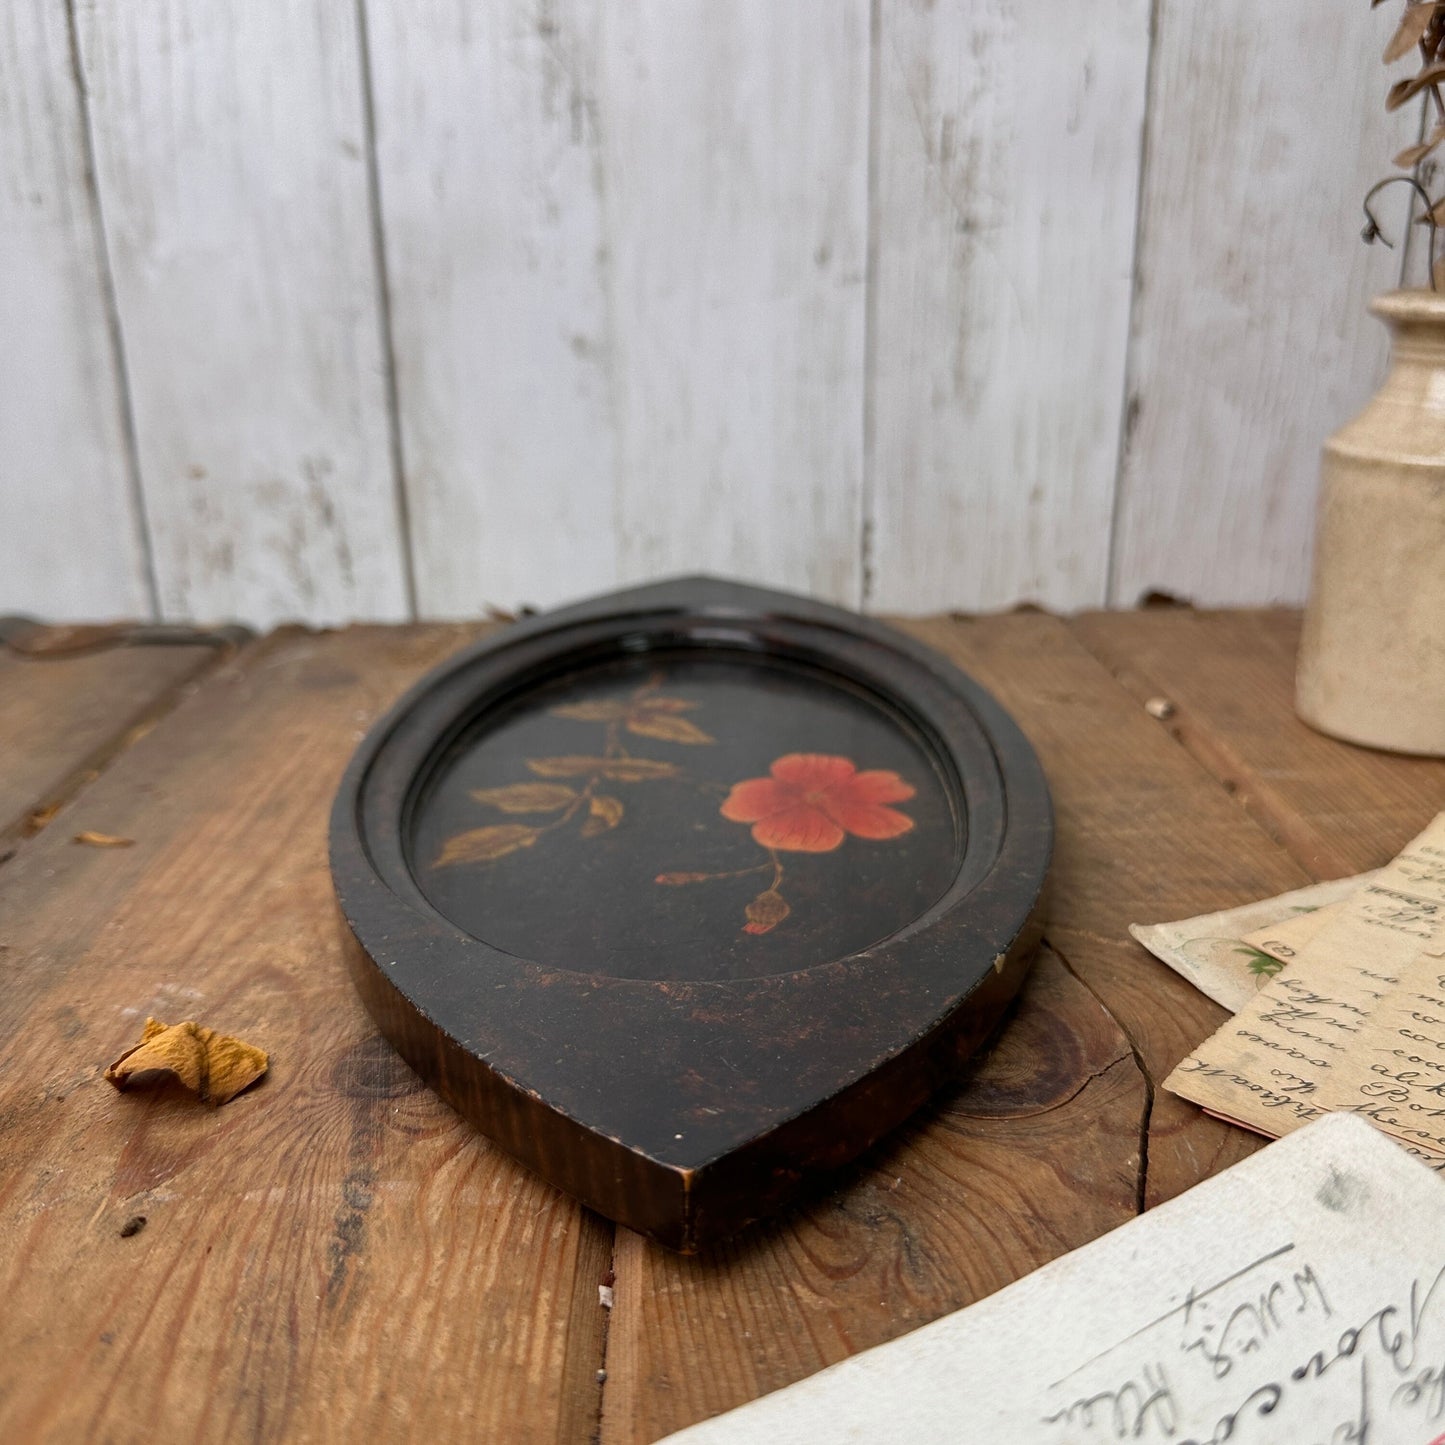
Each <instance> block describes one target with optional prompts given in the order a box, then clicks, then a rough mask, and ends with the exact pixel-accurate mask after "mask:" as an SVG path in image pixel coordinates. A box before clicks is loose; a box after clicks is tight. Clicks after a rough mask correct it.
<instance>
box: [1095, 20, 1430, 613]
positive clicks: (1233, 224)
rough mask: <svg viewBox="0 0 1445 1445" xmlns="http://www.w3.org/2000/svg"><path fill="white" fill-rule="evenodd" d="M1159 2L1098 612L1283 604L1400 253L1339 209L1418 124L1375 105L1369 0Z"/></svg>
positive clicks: (1399, 224)
mask: <svg viewBox="0 0 1445 1445" xmlns="http://www.w3.org/2000/svg"><path fill="white" fill-rule="evenodd" d="M1156 8H1157V20H1156V25H1155V42H1154V58H1153V65H1152V71H1153V82H1152V85H1151V92H1150V97H1149V125H1148V136H1147V140H1146V148H1145V157H1146V169H1145V178H1144V193H1143V199H1142V209H1141V215H1140V235H1139V254H1138V256H1137V258H1136V278H1135V293H1136V294H1135V301H1134V310H1133V322H1132V335H1131V339H1130V354H1129V372H1130V389H1129V394H1128V396H1127V399H1126V402H1125V420H1126V426H1125V438H1124V448H1123V459H1122V469H1121V475H1120V491H1119V498H1118V503H1117V506H1118V517H1117V522H1116V528H1115V532H1116V548H1115V556H1114V566H1113V578H1112V584H1111V588H1110V594H1109V600H1110V602H1111V603H1113V604H1114V605H1119V606H1133V605H1134V604H1135V603H1137V602H1138V600H1139V598H1140V597H1141V596H1142V595H1143V594H1144V593H1146V592H1148V591H1151V590H1160V591H1164V592H1168V593H1171V594H1173V595H1176V596H1179V597H1184V598H1188V599H1189V600H1191V601H1193V602H1196V603H1200V604H1207V605H1215V604H1220V603H1230V604H1236V605H1238V604H1242V603H1243V604H1247V603H1267V602H1281V601H1284V602H1298V601H1300V600H1302V599H1303V597H1304V595H1305V592H1306V590H1307V588H1308V584H1309V555H1310V542H1311V538H1312V536H1313V532H1314V498H1315V491H1316V487H1317V484H1318V476H1319V449H1320V445H1321V443H1322V442H1323V441H1324V438H1325V437H1326V436H1327V435H1328V434H1329V433H1330V432H1332V431H1333V430H1334V429H1335V428H1336V427H1338V426H1339V425H1341V423H1343V422H1344V421H1346V420H1347V419H1348V418H1349V417H1350V416H1351V415H1352V414H1353V413H1354V412H1355V411H1356V410H1358V409H1359V407H1360V405H1361V404H1362V403H1363V401H1364V399H1365V398H1366V396H1368V395H1369V393H1370V392H1371V391H1372V390H1373V389H1374V387H1375V386H1376V385H1378V383H1379V381H1380V380H1381V378H1382V377H1383V375H1384V360H1385V354H1386V344H1385V330H1384V328H1383V327H1382V326H1381V325H1380V324H1379V323H1378V322H1376V321H1374V320H1372V319H1371V318H1370V316H1369V315H1368V313H1367V312H1366V310H1365V304H1366V302H1367V300H1368V299H1369V297H1370V296H1371V295H1372V294H1373V293H1375V292H1377V291H1381V290H1385V289H1387V288H1388V287H1390V286H1392V285H1394V284H1395V280H1396V269H1397V267H1398V264H1399V261H1398V253H1397V252H1391V251H1389V250H1386V249H1385V248H1384V247H1380V246H1376V247H1374V248H1370V247H1367V246H1365V245H1363V244H1362V243H1361V241H1360V233H1359V228H1360V219H1359V211H1358V209H1357V208H1358V205H1359V202H1360V201H1361V200H1363V198H1364V194H1365V192H1366V190H1367V189H1368V188H1369V186H1370V185H1371V184H1372V183H1373V182H1374V181H1375V180H1377V179H1378V178H1379V177H1380V176H1382V175H1385V174H1386V173H1387V172H1388V166H1387V164H1386V162H1387V161H1388V158H1389V157H1390V156H1391V155H1393V154H1394V153H1395V152H1396V151H1397V150H1399V149H1400V148H1401V147H1402V146H1405V145H1407V144H1409V143H1410V142H1411V141H1413V140H1414V139H1415V138H1416V128H1417V126H1418V123H1419V118H1418V114H1417V112H1415V110H1414V109H1413V108H1412V107H1407V108H1406V109H1405V110H1403V111H1400V112H1397V113H1396V114H1395V115H1392V116H1387V115H1386V114H1385V113H1384V92H1385V89H1386V86H1387V84H1388V81H1389V77H1388V75H1387V74H1386V72H1385V71H1384V69H1383V67H1381V66H1380V65H1379V64H1378V63H1377V61H1376V57H1377V56H1378V55H1379V53H1380V52H1381V50H1383V49H1384V45H1385V42H1386V40H1387V39H1388V38H1389V34H1390V30H1391V27H1392V26H1393V25H1394V23H1395V21H1394V17H1393V16H1391V15H1389V14H1387V13H1386V12H1385V11H1384V10H1383V9H1381V10H1377V11H1372V10H1371V9H1370V7H1368V6H1365V5H1356V6H1346V7H1341V8H1340V9H1339V10H1338V12H1337V13H1334V12H1332V14H1331V17H1330V20H1329V23H1328V24H1321V23H1317V18H1316V17H1317V12H1316V11H1314V10H1312V9H1311V8H1310V7H1309V5H1308V3H1307V0H1304V3H1301V0H1293V3H1288V4H1280V5H1266V6H1260V5H1257V4H1253V3H1251V0H1216V3H1212V4H1209V5H1197V4H1193V3H1191V0H1160V3H1159V4H1158V6H1157V7H1156ZM1326 92H1327V93H1328V95H1329V100H1328V103H1324V104H1322V103H1321V96H1322V95H1323V94H1325V93H1326ZM1381 202H1382V209H1381V211H1380V215H1381V218H1382V221H1384V220H1385V218H1388V224H1389V225H1390V226H1391V227H1392V230H1391V239H1392V240H1398V237H1399V235H1400V233H1401V232H1403V230H1404V229H1405V224H1404V223H1405V214H1406V208H1405V205H1404V202H1403V201H1399V202H1398V204H1392V203H1391V198H1390V197H1389V196H1385V197H1382V198H1381Z"/></svg>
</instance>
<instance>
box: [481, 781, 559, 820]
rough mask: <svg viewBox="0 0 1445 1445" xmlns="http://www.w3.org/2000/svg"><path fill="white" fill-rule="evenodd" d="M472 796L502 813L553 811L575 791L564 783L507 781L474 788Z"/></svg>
mask: <svg viewBox="0 0 1445 1445" xmlns="http://www.w3.org/2000/svg"><path fill="white" fill-rule="evenodd" d="M472 797H474V798H475V799H476V800H477V802H479V803H486V804H488V805H489V806H491V807H493V808H500V809H501V810H502V811H503V812H504V813H555V812H556V811H557V809H558V808H565V807H566V806H567V804H568V803H570V802H572V801H573V799H575V798H576V797H577V791H576V789H575V788H569V787H568V786H567V785H566V783H509V784H508V785H507V786H506V787H505V788H474V789H473V790H472Z"/></svg>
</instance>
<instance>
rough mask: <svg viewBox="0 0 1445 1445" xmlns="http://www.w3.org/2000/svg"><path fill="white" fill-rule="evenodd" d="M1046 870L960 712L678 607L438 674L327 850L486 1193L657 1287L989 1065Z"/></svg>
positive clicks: (559, 633) (905, 663) (884, 660)
mask: <svg viewBox="0 0 1445 1445" xmlns="http://www.w3.org/2000/svg"><path fill="white" fill-rule="evenodd" d="M1051 843H1052V816H1051V809H1050V804H1049V796H1048V790H1047V787H1046V785H1045V782H1044V778H1043V774H1042V772H1041V770H1040V768H1039V765H1038V761H1037V759H1036V758H1035V756H1034V754H1033V751H1032V749H1031V748H1030V747H1029V745H1028V743H1027V742H1026V740H1025V739H1024V737H1023V735H1022V734H1021V733H1020V732H1019V730H1018V728H1017V727H1016V726H1015V725H1014V723H1013V722H1012V721H1011V720H1010V718H1009V717H1008V716H1007V714H1006V713H1005V712H1004V711H1003V710H1002V708H1000V707H999V706H998V704H997V703H996V702H994V701H993V699H992V698H991V697H990V696H989V695H988V694H987V693H986V692H985V691H984V690H983V689H982V688H980V687H979V686H978V685H977V684H976V683H974V682H973V681H972V680H971V679H969V678H968V677H966V676H964V675H963V674H962V673H961V672H959V671H958V670H957V669H956V668H954V667H952V666H951V665H950V664H949V663H947V662H946V661H944V660H943V659H942V658H940V657H938V656H937V655H936V654H934V653H932V652H930V651H928V650H927V649H925V648H922V647H920V646H919V645H917V644H915V643H913V642H911V641H910V640H908V639H906V638H904V637H903V636H901V635H900V634H898V633H895V632H894V631H892V630H891V629H889V628H887V627H885V626H883V625H881V624H879V623H875V622H871V621H867V620H865V619H863V618H860V617H856V616H854V615H852V614H850V613H847V612H844V611H841V610H840V609H837V608H833V607H827V606H824V605H821V604H819V603H815V602H810V601H806V600H804V599H801V598H796V597H791V596H787V595H783V594H778V593H773V592H764V591H760V590H758V589H755V588H750V587H743V586H738V585H734V584H731V583H725V582H718V581H713V580H709V579H704V578H699V579H691V580H685V581H677V582H668V583H662V584H658V585H656V586H650V587H644V588H639V589H636V590H634V591H629V592H623V593H617V594H613V595H612V596H609V597H604V598H600V599H597V600H595V601H591V602H587V603H584V604H581V605H579V606H576V607H570V608H567V609H565V610H563V611H559V612H555V613H552V614H549V615H546V616H542V617H537V618H532V619H528V620H526V621H523V622H520V623H517V624H515V625H513V626H510V627H508V628H506V629H505V630H504V631H502V632H500V633H498V634H496V635H495V636H493V637H490V638H488V639H487V640H485V641H484V642H482V643H481V644H479V645H477V646H475V647H472V648H470V649H469V650H467V651H464V652H463V653H461V654H460V655H458V656H457V657H455V658H453V659H451V660H450V661H448V662H447V663H445V664H444V665H443V666H442V667H440V668H438V669H437V670H436V671H435V672H433V673H432V674H431V675H430V676H428V677H426V678H425V679H424V680H423V681H422V682H421V683H420V684H419V685H418V686H417V687H415V688H414V689H413V690H412V691H411V692H410V693H409V694H408V695H407V696H406V697H405V698H404V699H403V700H402V701H401V702H400V703H399V704H398V705H397V706H396V707H395V708H394V709H393V710H392V711H391V712H390V713H389V714H388V715H387V716H386V717H385V718H384V719H383V720H382V721H381V722H380V723H379V724H378V725H377V726H376V727H375V728H374V729H373V730H372V732H371V733H370V734H369V735H368V736H367V738H366V740H365V741H364V742H363V744H362V746H361V748H360V749H359V751H358V752H357V754H356V757H355V758H354V759H353V760H352V763H351V766H350V768H349V769H348V771H347V773H346V776H345V778H344V780H343V782H342V785H341V789H340V791H339V793H338V795H337V799H336V804H335V808H334V811H333V814H332V822H331V861H332V874H333V877H334V879H335V883H336V890H337V894H338V897H339V899H340V903H341V908H342V913H343V915H344V917H345V920H346V924H347V941H348V949H347V953H348V959H349V961H350V964H351V968H352V973H353V977H354V979H355V982H356V985H357V988H358V989H359V991H360V993H361V996H362V998H363V1000H364V1001H365V1003H366V1006H367V1008H368V1009H369V1010H370V1012H371V1014H372V1016H373V1017H374V1018H375V1019H376V1022H377V1024H378V1025H379V1026H380V1028H381V1031H382V1032H383V1033H384V1034H385V1035H386V1037H387V1038H388V1039H389V1040H390V1041H391V1042H392V1044H393V1045H394V1046H395V1047H396V1048H397V1049H398V1050H399V1051H400V1052H401V1054H402V1055H403V1057H405V1058H406V1060H407V1061H408V1062H409V1063H410V1064H411V1065H412V1067H413V1068H414V1069H416V1070H417V1072H418V1073H419V1074H421V1076H422V1077H423V1078H424V1079H426V1080H427V1081H428V1083H430V1084H431V1085H432V1087H433V1088H435V1089H436V1090H437V1091H438V1092H439V1093H440V1094H441V1095H442V1096H443V1097H444V1098H445V1099H446V1100H447V1101H448V1102H449V1103H451V1104H452V1105H453V1106H454V1107H455V1108H457V1109H458V1110H459V1111H460V1112H461V1113H462V1114H464V1115H465V1116H466V1117H467V1118H468V1119H470V1120H471V1121H472V1122H473V1123H475V1124H476V1125H477V1126H478V1127H479V1128H481V1129H482V1130H484V1131H485V1132H486V1133H487V1134H488V1135H489V1136H490V1137H491V1138H492V1139H494V1140H495V1141H496V1142H497V1143H498V1144H500V1145H501V1146H502V1147H503V1148H504V1149H506V1150H507V1151H509V1152H510V1153H511V1154H513V1155H514V1156H515V1157H516V1158H518V1159H520V1160H521V1161H522V1162H524V1163H525V1164H527V1165H529V1166H530V1167H532V1168H533V1169H535V1170H536V1171H537V1172H538V1173H540V1174H542V1175H543V1176H544V1177H545V1178H547V1179H548V1180H550V1181H551V1182H552V1183H554V1184H556V1185H557V1186H559V1187H560V1188H562V1189H565V1190H567V1191H569V1192H570V1193H572V1194H573V1195H575V1196H576V1197H577V1198H579V1199H580V1200H582V1201H583V1202H584V1203H586V1204H588V1205H590V1206H591V1207H592V1208H594V1209H596V1210H599V1211H600V1212H601V1213H603V1214H606V1215H608V1216H610V1217H611V1218H613V1219H615V1220H618V1221H619V1222H621V1223H623V1224H626V1225H628V1226H629V1227H630V1228H632V1229H636V1230H639V1231H640V1232H642V1233H644V1234H647V1235H649V1236H651V1237H652V1238H654V1239H657V1240H659V1241H660V1242H661V1243H663V1244H666V1245H668V1246H670V1247H672V1248H674V1249H679V1250H683V1251H685V1252H691V1251H693V1250H696V1249H697V1248H699V1247H701V1246H703V1245H705V1244H707V1243H708V1242H710V1241H712V1240H714V1239H717V1238H720V1237H722V1236H725V1235H727V1234H729V1233H731V1232H733V1231H734V1230H736V1229H738V1228H739V1227H741V1226H742V1225H744V1224H746V1223H748V1222H749V1221H750V1220H753V1219H756V1218H758V1217H760V1216H762V1215H764V1214H766V1213H769V1212H771V1211H773V1210H775V1209H776V1208H778V1207H779V1206H780V1205H781V1204H783V1203H784V1202H785V1201H786V1200H787V1199H788V1198H789V1197H790V1196H792V1195H793V1194H794V1193H796V1192H797V1190H798V1189H799V1188H800V1187H801V1186H802V1184H803V1183H804V1181H805V1180H807V1179H808V1177H809V1176H810V1175H812V1174H814V1173H816V1172H817V1171H819V1170H823V1169H828V1168H834V1167H836V1166H838V1165H839V1164H842V1163H844V1162H845V1161H847V1160H848V1159H851V1158H852V1157H853V1156H854V1155H856V1154H857V1153H859V1152H860V1151H861V1150H862V1149H864V1148H866V1147H867V1146H868V1145H869V1144H871V1143H872V1142H873V1141H874V1140H875V1139H877V1138H878V1137H879V1136H880V1135H881V1134H883V1133H884V1132H886V1131H887V1130H888V1129H891V1128H892V1127H893V1126H894V1125H896V1124H897V1123H899V1122H900V1121H901V1120H902V1119H903V1118H905V1117H906V1116H907V1115H908V1114H909V1113H911V1112H912V1111H913V1110H914V1109H915V1108H917V1107H918V1105H919V1104H921V1103H922V1102H923V1100H924V1099H925V1098H927V1096H928V1095H929V1093H930V1092H931V1091H932V1090H933V1089H935V1088H936V1087H937V1086H938V1085H939V1084H940V1083H941V1082H943V1081H944V1080H945V1079H946V1078H947V1077H948V1076H949V1075H950V1074H951V1073H952V1072H954V1071H955V1070H956V1068H957V1066H958V1064H959V1062H960V1061H961V1060H962V1059H963V1058H965V1057H966V1056H967V1055H968V1054H969V1053H970V1052H971V1051H972V1050H973V1049H975V1048H976V1047H977V1046H978V1044H979V1043H980V1042H981V1041H982V1040H983V1039H984V1038H985V1037H986V1036H987V1034H988V1033H989V1031H990V1030H991V1029H992V1027H993V1026H994V1024H995V1023H996V1022H997V1020H998V1017H999V1015H1000V1013H1001V1012H1002V1010H1003V1008H1004V1006H1005V1005H1006V1004H1007V1002H1008V1001H1009V999H1010V998H1011V997H1012V996H1013V994H1014V993H1015V992H1016V990H1017V988H1018V986H1019V984H1020V982H1021V981H1022V978H1023V975H1024V972H1025V970H1026V968H1027V966H1028V962H1029V959H1030V956H1031V954H1032V951H1033V948H1034V945H1035V944H1036V942H1037V938H1038V932H1039V926H1040V924H1039V900H1040V896H1041V891H1042V888H1043V883H1044V877H1045V873H1046V871H1047V868H1048V862H1049V855H1050V848H1051Z"/></svg>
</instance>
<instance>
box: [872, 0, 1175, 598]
mask: <svg viewBox="0 0 1445 1445" xmlns="http://www.w3.org/2000/svg"><path fill="white" fill-rule="evenodd" d="M1149 11H1150V7H1149V4H1148V3H1147V0H1107V3H1096V4H1091V5H1088V6H1083V7H1080V8H1078V9H1077V10H1076V11H1074V12H1071V14H1070V18H1069V22H1068V43H1067V44H1063V45H1059V44H1052V43H1050V42H1049V41H1048V40H1047V39H1046V37H1045V34H1044V33H1043V31H1041V29H1040V25H1039V23H1038V17H1037V16H1036V15H1034V14H1033V13H1032V12H1031V11H1029V10H1028V9H1027V8H1026V7H1025V8H1020V7H1018V6H1012V5H1004V4H998V3H989V4H983V5H934V4H932V3H929V0H884V3H882V5H881V7H880V11H879V17H880V29H879V34H878V37H877V45H878V51H877V54H876V56H875V65H876V77H877V79H876V86H877V91H876V96H875V101H874V104H875V111H876V114H875V117H874V122H873V124H874V130H875V135H876V142H875V175H874V179H873V186H874V194H875V202H874V209H873V228H874V251H875V256H876V265H875V271H874V278H873V287H872V296H871V297H870V315H871V316H872V318H873V321H872V332H871V353H870V357H869V385H870V401H871V405H870V423H871V424H870V435H871V447H870V451H869V456H868V473H869V514H868V515H869V525H870V526H871V566H872V586H871V588H870V590H869V592H868V602H869V605H870V606H874V607H879V608H885V609H888V608H892V609H917V608H919V607H920V606H922V607H927V608H930V609H931V608H941V607H956V608H965V609H975V608H988V607H996V606H998V605H999V604H1000V603H1003V602H1006V601H1007V602H1011V601H1017V600H1019V599H1021V598H1027V599H1033V600H1034V601H1037V602H1041V603H1044V604H1046V605H1051V606H1057V607H1077V606H1079V605H1080V604H1081V603H1082V602H1083V599H1085V598H1095V599H1097V600H1098V602H1102V601H1103V600H1104V597H1105V593H1106V590H1107V572H1108V549H1109V528H1110V521H1111V518H1112V516H1113V506H1114V482H1115V472H1116V470H1117V460H1118V443H1119V409H1120V398H1121V397H1122V395H1123V391H1124V359H1125V348H1126V344H1127V340H1128V315H1129V302H1130V284H1131V282H1130V276H1131V271H1132V258H1133V248H1134V220H1135V210H1136V201H1137V190H1138V181H1139V144H1140V140H1141V137H1142V134H1143V124H1144V103H1145V89H1146V79H1147V74H1148V61H1149ZM1044 29H1045V30H1047V27H1044ZM1083 215H1087V216H1088V217H1089V221H1088V224H1086V225H1080V224H1079V223H1078V220H1079V217H1081V216H1083Z"/></svg>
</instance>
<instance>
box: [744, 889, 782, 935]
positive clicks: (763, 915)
mask: <svg viewBox="0 0 1445 1445" xmlns="http://www.w3.org/2000/svg"><path fill="white" fill-rule="evenodd" d="M792 911H793V910H792V909H791V908H789V907H788V900H787V899H786V898H784V897H783V895H782V894H781V893H779V892H778V891H777V889H775V888H768V889H765V890H764V891H763V892H762V893H759V894H758V896H757V897H756V898H754V899H753V901H752V902H751V903H749V904H748V906H747V909H746V912H747V915H748V921H747V924H746V926H745V927H744V929H743V932H744V933H770V932H771V931H772V930H773V929H774V928H776V927H777V926H778V924H780V923H781V922H782V921H783V919H785V918H786V917H787V916H788V914H790V913H791V912H792Z"/></svg>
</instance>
